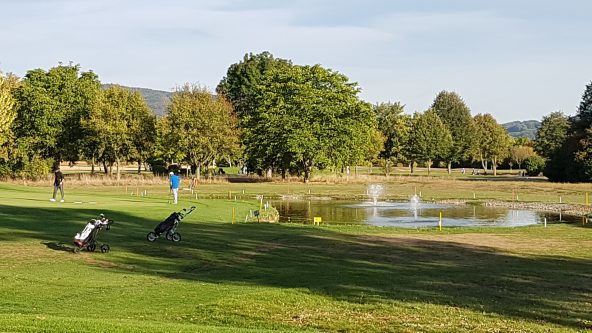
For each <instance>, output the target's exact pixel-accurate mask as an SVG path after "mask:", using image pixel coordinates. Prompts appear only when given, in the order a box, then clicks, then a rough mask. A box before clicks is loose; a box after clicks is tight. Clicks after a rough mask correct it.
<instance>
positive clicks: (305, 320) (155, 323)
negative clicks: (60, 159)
mask: <svg viewBox="0 0 592 333" xmlns="http://www.w3.org/2000/svg"><path fill="white" fill-rule="evenodd" d="M212 186H213V185H212ZM254 191H255V190H254V189H250V190H248V191H247V192H254ZM297 191H301V189H297ZM48 192H49V190H48V188H41V187H23V186H14V185H1V184H0V254H1V258H2V260H1V261H0V295H2V298H1V299H0V331H8V332H39V331H48V332H80V331H93V332H94V331H109V332H163V331H179V332H198V331H199V332H264V331H307V330H308V331H317V330H319V331H342V332H347V331H365V332H388V331H392V332H415V331H422V332H454V331H466V332H469V331H470V332H492V331H504V332H507V331H532V332H547V331H558V332H561V331H564V332H577V331H583V330H587V329H590V328H592V313H591V311H590V306H591V304H590V299H592V285H591V284H590V279H591V278H592V273H591V272H592V261H591V260H592V251H591V250H592V229H590V228H588V227H586V228H584V227H581V226H575V225H553V226H550V227H549V228H546V229H545V228H541V227H529V228H518V229H449V230H446V231H444V232H437V231H435V230H420V231H414V230H397V229H386V228H374V227H367V226H341V227H339V226H325V227H311V226H302V225H277V224H256V223H250V224H245V223H240V224H231V223H230V219H231V215H230V210H231V208H232V207H235V210H236V211H237V215H238V216H241V215H242V216H244V214H245V213H246V212H248V210H249V209H256V208H257V202H256V201H255V200H247V199H246V198H245V200H244V201H241V200H237V201H234V200H227V199H207V198H206V199H200V200H199V201H198V202H197V205H198V210H197V211H196V212H195V213H194V214H192V215H190V216H188V217H187V218H186V219H185V220H184V221H183V222H182V224H181V226H180V229H179V231H180V232H181V234H182V235H183V240H182V241H181V242H180V243H178V244H173V243H171V242H168V241H165V240H162V239H159V240H157V241H156V242H155V243H153V244H151V243H148V242H147V241H146V240H145V238H144V237H145V235H146V233H147V232H148V231H150V230H151V229H152V228H153V227H154V226H155V225H156V224H157V223H158V222H159V221H160V220H161V219H163V218H164V217H166V216H167V215H168V214H169V213H170V212H171V211H172V210H173V209H174V208H178V207H174V208H173V206H172V205H169V204H167V198H166V193H165V192H164V191H162V193H155V194H154V196H153V197H147V198H138V197H131V196H128V195H125V193H123V191H122V190H121V189H120V188H116V187H110V188H105V187H97V188H94V189H93V188H73V189H69V191H68V198H69V200H71V201H80V202H83V203H82V204H74V203H72V202H69V203H68V202H66V203H63V204H60V203H50V202H49V201H48V200H47V199H48V196H47V193H48ZM155 192H157V191H156V190H155ZM241 193H242V192H241ZM246 196H247V195H245V197H246ZM194 203H195V201H193V200H189V197H188V196H185V197H183V199H182V201H181V203H180V206H183V207H184V206H189V205H191V204H194ZM101 212H102V213H105V214H106V215H107V216H108V217H111V218H113V219H114V220H115V224H114V225H113V227H112V229H111V230H110V231H105V232H103V233H102V234H101V235H100V240H102V241H105V242H108V243H109V244H110V245H111V252H110V253H108V254H101V253H81V254H79V255H75V254H72V253H71V252H69V251H68V250H69V248H70V245H69V244H70V241H71V239H72V237H73V234H74V233H76V232H78V231H80V230H81V229H82V227H83V226H84V223H85V221H86V220H88V219H89V218H91V217H94V216H95V215H97V214H98V213H101Z"/></svg>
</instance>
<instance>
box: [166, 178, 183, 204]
mask: <svg viewBox="0 0 592 333" xmlns="http://www.w3.org/2000/svg"><path fill="white" fill-rule="evenodd" d="M169 184H170V185H171V190H172V191H173V203H174V204H175V205H176V204H177V197H178V196H179V184H181V178H179V176H177V175H175V174H174V173H173V172H172V171H171V172H170V173H169Z"/></svg>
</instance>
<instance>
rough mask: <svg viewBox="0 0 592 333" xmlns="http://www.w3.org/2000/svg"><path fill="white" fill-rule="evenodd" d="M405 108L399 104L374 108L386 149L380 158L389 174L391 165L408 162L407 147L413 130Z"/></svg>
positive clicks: (381, 104)
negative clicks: (410, 132)
mask: <svg viewBox="0 0 592 333" xmlns="http://www.w3.org/2000/svg"><path fill="white" fill-rule="evenodd" d="M404 108H405V106H404V105H402V104H401V103H399V102H396V103H380V104H377V105H375V106H374V112H375V113H376V119H377V121H378V129H379V130H380V132H381V133H382V135H383V136H384V148H383V149H382V151H381V152H380V154H379V156H380V158H381V159H382V160H384V165H385V171H386V173H387V174H388V168H389V165H390V164H395V163H397V162H404V161H406V156H405V146H406V144H407V140H408V137H409V131H410V129H411V119H412V118H411V116H409V115H407V114H405V113H404Z"/></svg>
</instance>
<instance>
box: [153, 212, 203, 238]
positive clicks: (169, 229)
mask: <svg viewBox="0 0 592 333" xmlns="http://www.w3.org/2000/svg"><path fill="white" fill-rule="evenodd" d="M194 209H195V206H192V207H191V208H190V209H189V210H187V209H185V208H183V210H182V211H180V212H174V213H172V214H171V215H169V217H167V218H166V219H165V220H164V221H162V222H160V223H159V224H158V225H157V226H156V228H154V231H151V232H149V233H148V235H146V239H147V240H148V241H149V242H154V241H155V240H156V239H157V238H159V237H160V235H162V234H164V235H165V238H166V239H168V240H170V241H173V242H179V241H181V234H179V233H178V232H177V227H178V226H179V222H181V220H182V219H183V218H185V216H187V215H189V214H191V212H193V210H194Z"/></svg>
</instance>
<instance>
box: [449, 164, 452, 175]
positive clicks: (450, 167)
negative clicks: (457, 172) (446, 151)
mask: <svg viewBox="0 0 592 333" xmlns="http://www.w3.org/2000/svg"><path fill="white" fill-rule="evenodd" d="M448 174H449V175H450V174H452V161H448Z"/></svg>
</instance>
